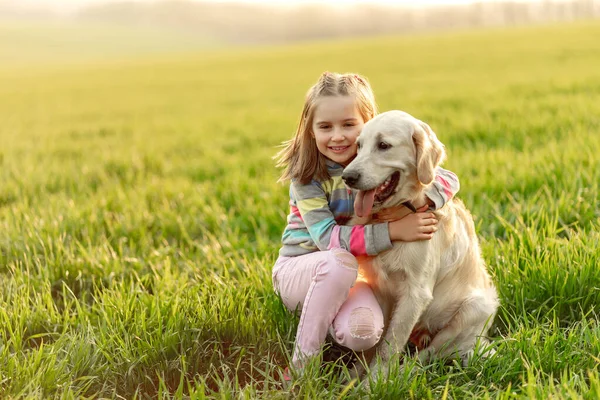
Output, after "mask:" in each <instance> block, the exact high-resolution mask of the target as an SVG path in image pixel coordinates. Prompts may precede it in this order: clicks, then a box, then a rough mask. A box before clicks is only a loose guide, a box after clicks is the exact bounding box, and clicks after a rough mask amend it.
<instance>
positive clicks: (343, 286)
mask: <svg viewBox="0 0 600 400" xmlns="http://www.w3.org/2000/svg"><path fill="white" fill-rule="evenodd" d="M320 275H321V280H325V281H328V287H330V288H331V290H335V289H336V288H339V289H340V290H342V291H347V290H349V289H350V288H351V287H352V286H353V285H354V282H356V278H357V276H358V262H357V261H356V258H355V257H354V256H353V255H352V254H351V253H349V252H347V251H346V250H344V249H332V250H330V251H329V252H328V257H327V259H326V263H325V265H324V268H323V269H322V270H321V273H320Z"/></svg>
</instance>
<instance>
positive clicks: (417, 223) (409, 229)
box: [388, 212, 438, 242]
mask: <svg viewBox="0 0 600 400" xmlns="http://www.w3.org/2000/svg"><path fill="white" fill-rule="evenodd" d="M437 223H438V220H437V218H436V217H435V214H433V213H430V212H418V213H414V214H410V215H407V216H406V217H404V218H402V219H400V220H398V221H392V222H390V223H389V226H388V227H389V230H390V240H391V241H395V240H400V241H403V242H414V241H416V240H430V239H431V238H432V237H433V234H434V233H435V232H436V231H437Z"/></svg>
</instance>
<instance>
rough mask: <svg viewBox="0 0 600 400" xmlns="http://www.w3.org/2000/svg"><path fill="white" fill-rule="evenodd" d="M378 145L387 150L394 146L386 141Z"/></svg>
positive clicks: (380, 148)
mask: <svg viewBox="0 0 600 400" xmlns="http://www.w3.org/2000/svg"><path fill="white" fill-rule="evenodd" d="M377 147H379V150H387V149H389V148H390V147H392V145H391V144H388V143H386V142H379V144H378V145H377Z"/></svg>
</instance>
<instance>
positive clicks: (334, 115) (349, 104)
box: [312, 96, 365, 166]
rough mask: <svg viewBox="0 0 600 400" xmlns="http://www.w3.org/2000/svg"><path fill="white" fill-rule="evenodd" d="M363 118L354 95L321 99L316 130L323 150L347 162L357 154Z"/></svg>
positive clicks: (344, 162)
mask: <svg viewBox="0 0 600 400" xmlns="http://www.w3.org/2000/svg"><path fill="white" fill-rule="evenodd" d="M364 124H365V121H364V120H363V118H362V116H361V115H360V112H358V107H357V106H356V100H355V99H354V97H352V96H326V97H322V98H320V99H319V100H317V104H316V108H315V114H314V116H313V123H312V131H313V135H314V138H315V141H316V142H317V148H318V149H319V152H320V153H321V154H323V155H324V156H325V157H327V158H329V159H330V160H332V161H335V162H336V163H338V164H341V165H343V166H346V165H348V164H349V163H350V161H352V159H353V158H354V156H355V155H356V138H358V135H359V134H360V131H361V130H362V128H363V125H364Z"/></svg>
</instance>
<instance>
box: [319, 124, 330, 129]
mask: <svg viewBox="0 0 600 400" xmlns="http://www.w3.org/2000/svg"><path fill="white" fill-rule="evenodd" d="M329 128H330V126H329V125H321V126H320V127H319V129H323V130H325V129H329Z"/></svg>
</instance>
